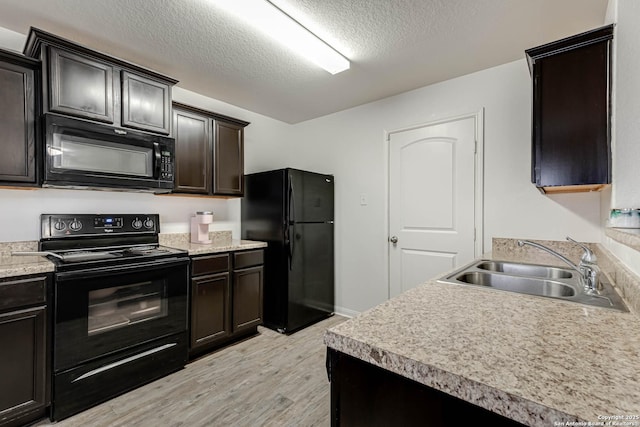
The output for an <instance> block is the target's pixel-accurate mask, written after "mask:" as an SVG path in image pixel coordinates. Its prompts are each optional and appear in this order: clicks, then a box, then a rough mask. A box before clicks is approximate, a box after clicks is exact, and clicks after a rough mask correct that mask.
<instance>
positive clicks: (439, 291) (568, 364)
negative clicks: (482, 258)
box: [325, 280, 640, 426]
mask: <svg viewBox="0 0 640 427" xmlns="http://www.w3.org/2000/svg"><path fill="white" fill-rule="evenodd" d="M630 309H632V311H631V312H621V311H616V310H612V309H605V308H597V307H590V306H586V305H581V304H577V303H572V302H568V301H560V300H554V299H547V298H542V297H535V296H529V295H523V294H517V293H511V292H505V291H498V290H492V289H484V288H480V287H476V286H467V285H453V284H443V283H439V282H437V281H436V280H430V281H428V282H427V283H425V284H423V285H421V286H419V287H417V288H413V289H410V290H408V291H406V292H405V293H403V294H401V295H399V296H398V297H395V298H393V299H391V300H389V301H386V302H384V303H382V304H380V305H379V306H377V307H374V308H373V309H371V310H369V311H366V312H364V313H362V314H360V315H359V316H356V317H355V318H353V319H351V320H349V321H347V322H344V323H342V324H340V325H337V326H335V327H333V328H331V329H329V330H328V331H327V332H326V334H325V343H326V345H327V346H328V347H329V348H330V349H333V350H336V351H338V352H341V353H344V354H346V355H349V356H353V357H355V358H357V359H359V360H361V361H364V362H367V363H369V364H371V365H374V366H377V367H381V368H383V369H385V370H387V371H390V372H393V373H395V374H398V375H401V376H402V377H405V378H408V379H410V380H413V381H415V382H417V383H420V384H424V385H426V386H428V387H430V388H433V389H435V390H439V391H442V392H444V393H446V394H448V395H451V396H454V397H457V398H459V399H462V400H464V401H466V402H470V403H472V404H474V405H477V406H479V407H482V408H485V409H488V410H490V411H492V412H494V413H497V414H500V415H503V416H505V417H507V418H510V419H512V420H515V421H518V422H520V423H523V424H526V425H533V426H538V425H539V426H553V425H554V423H555V422H557V423H567V422H572V421H573V422H587V423H588V422H592V423H597V422H603V423H604V422H606V420H607V418H606V417H616V416H622V417H631V418H629V419H625V418H621V419H618V420H617V421H618V422H623V421H624V422H630V423H631V424H626V425H636V426H638V425H640V419H634V418H633V417H635V416H638V415H640V387H638V384H640V363H639V361H640V319H639V318H638V316H637V312H634V311H633V308H632V307H630ZM634 423H635V424H634ZM556 425H562V424H556ZM564 425H567V424H564ZM576 425H577V424H576ZM585 425H586V424H585ZM619 425H624V424H619Z"/></svg>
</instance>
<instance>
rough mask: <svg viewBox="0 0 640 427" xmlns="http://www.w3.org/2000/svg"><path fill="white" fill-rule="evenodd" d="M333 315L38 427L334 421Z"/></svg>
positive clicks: (261, 336)
mask: <svg viewBox="0 0 640 427" xmlns="http://www.w3.org/2000/svg"><path fill="white" fill-rule="evenodd" d="M345 320H346V318H344V317H341V316H332V317H330V318H328V319H326V320H323V321H322V322H319V323H316V324H314V325H311V326H309V327H307V328H305V329H302V330H300V331H298V332H296V333H294V334H291V335H282V334H279V333H277V332H275V331H273V330H271V329H267V328H262V327H259V328H258V331H259V333H258V334H257V335H256V336H254V337H252V338H250V339H247V340H244V341H241V342H239V343H237V344H234V345H231V346H228V347H226V348H223V349H221V350H218V351H216V352H214V353H211V354H209V355H206V356H203V357H201V358H199V359H197V360H195V361H193V362H191V363H189V364H188V365H187V366H186V367H185V369H182V370H180V371H178V372H176V373H174V374H171V375H169V376H166V377H164V378H161V379H159V380H157V381H154V382H152V383H150V384H147V385H144V386H142V387H139V388H137V389H135V390H133V391H130V392H129V393H126V394H124V395H121V396H118V397H115V398H113V399H111V400H109V401H108V402H105V403H103V404H101V405H98V406H95V407H93V408H91V409H88V410H86V411H84V412H82V413H80V414H78V415H75V416H73V417H70V418H67V419H65V420H62V421H59V422H58V423H54V424H52V423H50V422H49V420H42V421H40V422H38V423H36V424H35V425H36V426H39V427H46V426H57V427H85V426H92V427H122V426H136V427H138V426H140V427H147V426H149V427H157V426H162V427H165V426H169V427H172V426H176V427H177V426H189V427H200V426H213V427H215V426H224V427H229V426H233V427H244V426H247V427H255V426H270V427H271V426H273V427H281V426H296V427H297V426H309V427H315V426H328V425H329V424H330V422H329V412H330V408H329V402H330V396H329V381H328V380H327V375H326V371H325V354H326V347H325V346H324V344H323V336H324V331H325V330H326V329H327V328H330V327H332V326H334V325H337V324H338V323H341V322H343V321H345Z"/></svg>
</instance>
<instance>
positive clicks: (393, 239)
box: [389, 236, 398, 245]
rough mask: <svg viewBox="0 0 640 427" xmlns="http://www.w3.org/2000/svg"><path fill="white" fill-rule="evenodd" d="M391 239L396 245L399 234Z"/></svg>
mask: <svg viewBox="0 0 640 427" xmlns="http://www.w3.org/2000/svg"><path fill="white" fill-rule="evenodd" d="M389 241H390V242H391V243H393V244H394V245H395V244H396V243H398V236H391V237H389Z"/></svg>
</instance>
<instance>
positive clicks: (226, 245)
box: [0, 231, 267, 278]
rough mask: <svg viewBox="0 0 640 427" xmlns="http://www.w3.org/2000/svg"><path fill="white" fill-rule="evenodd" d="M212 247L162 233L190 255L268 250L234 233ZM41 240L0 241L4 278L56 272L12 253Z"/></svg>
mask: <svg viewBox="0 0 640 427" xmlns="http://www.w3.org/2000/svg"><path fill="white" fill-rule="evenodd" d="M210 237H211V240H212V242H211V243H210V244H197V243H191V242H190V234H189V233H176V234H160V235H159V240H160V244H161V245H164V246H170V247H172V248H176V249H182V250H186V251H188V252H189V255H205V254H212V253H218V252H232V251H243V250H248V249H259V248H265V247H267V243H265V242H256V241H253V240H235V239H232V238H231V232H230V231H213V232H211V233H210ZM37 250H38V242H37V241H25V242H0V278H5V277H17V276H24V275H28V274H40V273H47V272H52V271H54V268H55V266H54V264H53V263H52V262H50V261H49V260H48V259H46V258H45V257H39V256H12V255H11V252H12V251H37Z"/></svg>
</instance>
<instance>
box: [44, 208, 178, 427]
mask: <svg viewBox="0 0 640 427" xmlns="http://www.w3.org/2000/svg"><path fill="white" fill-rule="evenodd" d="M41 227H42V228H41V239H40V241H39V249H40V251H41V252H40V254H45V255H46V256H47V257H48V258H49V259H50V260H51V261H52V262H53V263H55V272H54V280H53V286H52V290H51V292H50V296H51V298H50V302H51V306H52V308H53V316H52V325H53V327H52V329H53V349H52V404H51V419H52V420H55V421H58V420H61V419H64V418H66V417H68V416H70V415H73V414H75V413H77V412H80V411H82V410H84V409H87V408H89V407H91V406H94V405H96V404H98V403H100V402H103V401H105V400H107V399H110V398H112V397H115V396H117V395H119V394H122V393H124V392H126V391H128V390H131V389H133V388H135V387H138V386H140V385H142V384H145V383H148V382H150V381H153V380H155V379H157V378H160V377H162V376H164V375H167V374H169V373H171V372H174V371H176V370H179V369H181V368H182V367H184V365H185V364H186V361H187V354H188V337H187V325H188V323H187V319H188V289H189V288H188V283H189V282H188V280H189V279H188V268H189V257H188V253H187V252H186V251H183V250H179V249H174V248H169V247H165V246H161V245H159V243H158V235H159V233H160V226H159V215H157V214H115V215H103V214H101V215H86V214H82V215H76V214H47V215H42V216H41Z"/></svg>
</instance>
